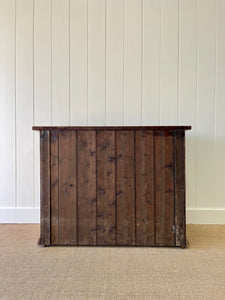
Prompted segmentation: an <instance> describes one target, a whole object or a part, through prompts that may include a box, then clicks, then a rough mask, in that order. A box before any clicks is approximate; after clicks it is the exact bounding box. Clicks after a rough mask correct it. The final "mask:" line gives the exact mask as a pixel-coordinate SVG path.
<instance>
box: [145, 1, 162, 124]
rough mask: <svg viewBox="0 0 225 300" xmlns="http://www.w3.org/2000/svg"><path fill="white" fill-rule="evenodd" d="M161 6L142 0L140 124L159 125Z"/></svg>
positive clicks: (158, 2)
mask: <svg viewBox="0 0 225 300" xmlns="http://www.w3.org/2000/svg"><path fill="white" fill-rule="evenodd" d="M160 24H161V6H160V1H159V0H143V60H142V63H143V67H142V125H159V116H160V110H159V109H160V101H159V100H160V99H159V97H160V93H159V91H160V53H161V44H160V43H161V32H160V28H161V25H160Z"/></svg>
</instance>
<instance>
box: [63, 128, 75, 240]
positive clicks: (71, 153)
mask: <svg viewBox="0 0 225 300" xmlns="http://www.w3.org/2000/svg"><path fill="white" fill-rule="evenodd" d="M76 182H77V181H76V132H75V131H61V132H60V133H59V244H64V245H73V244H76V243H77V236H76V234H77V228H76V225H77V222H76V218H77V212H76V201H77V199H76V188H77V187H76Z"/></svg>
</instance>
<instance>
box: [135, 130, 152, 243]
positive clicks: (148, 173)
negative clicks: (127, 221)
mask: <svg viewBox="0 0 225 300" xmlns="http://www.w3.org/2000/svg"><path fill="white" fill-rule="evenodd" d="M135 135H136V142H135V145H136V148H135V153H136V160H135V163H136V172H135V174H136V244H137V245H154V239H155V222H154V132H153V131H144V130H143V131H137V132H136V133H135Z"/></svg>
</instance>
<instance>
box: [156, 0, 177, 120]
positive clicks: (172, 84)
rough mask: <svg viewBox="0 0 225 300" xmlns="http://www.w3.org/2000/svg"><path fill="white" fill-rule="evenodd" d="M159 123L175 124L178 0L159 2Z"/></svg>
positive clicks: (162, 0)
mask: <svg viewBox="0 0 225 300" xmlns="http://www.w3.org/2000/svg"><path fill="white" fill-rule="evenodd" d="M160 65H161V73H160V122H161V125H162V124H163V125H176V124H177V97H178V94H177V90H178V0H161V64H160Z"/></svg>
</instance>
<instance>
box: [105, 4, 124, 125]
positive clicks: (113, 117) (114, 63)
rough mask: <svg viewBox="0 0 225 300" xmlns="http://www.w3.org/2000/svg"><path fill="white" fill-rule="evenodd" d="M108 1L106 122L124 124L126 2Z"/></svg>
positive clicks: (108, 123)
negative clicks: (124, 17) (124, 19)
mask: <svg viewBox="0 0 225 300" xmlns="http://www.w3.org/2000/svg"><path fill="white" fill-rule="evenodd" d="M106 3H107V6H106V124H107V125H123V32H124V26H123V15H124V2H123V1H121V0H107V2H106Z"/></svg>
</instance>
